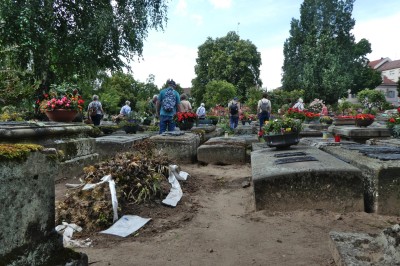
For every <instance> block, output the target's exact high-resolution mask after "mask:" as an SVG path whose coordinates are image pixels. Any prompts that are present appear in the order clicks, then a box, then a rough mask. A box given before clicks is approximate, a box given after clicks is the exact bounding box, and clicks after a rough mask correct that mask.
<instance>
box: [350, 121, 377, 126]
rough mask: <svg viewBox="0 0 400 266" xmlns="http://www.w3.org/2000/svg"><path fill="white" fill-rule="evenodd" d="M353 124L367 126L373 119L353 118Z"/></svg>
mask: <svg viewBox="0 0 400 266" xmlns="http://www.w3.org/2000/svg"><path fill="white" fill-rule="evenodd" d="M354 122H355V125H356V126H358V127H367V126H370V125H371V124H372V123H373V122H374V119H355V121H354Z"/></svg>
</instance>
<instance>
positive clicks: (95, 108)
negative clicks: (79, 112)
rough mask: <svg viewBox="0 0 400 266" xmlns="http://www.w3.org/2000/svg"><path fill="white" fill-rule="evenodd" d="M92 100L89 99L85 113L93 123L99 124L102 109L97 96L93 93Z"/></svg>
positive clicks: (102, 112)
mask: <svg viewBox="0 0 400 266" xmlns="http://www.w3.org/2000/svg"><path fill="white" fill-rule="evenodd" d="M92 99H93V101H91V102H90V103H89V105H88V109H87V115H88V119H90V120H91V121H92V122H93V125H95V126H99V125H100V121H101V118H102V117H103V114H104V111H103V107H102V105H101V102H100V101H99V96H97V95H93V98H92Z"/></svg>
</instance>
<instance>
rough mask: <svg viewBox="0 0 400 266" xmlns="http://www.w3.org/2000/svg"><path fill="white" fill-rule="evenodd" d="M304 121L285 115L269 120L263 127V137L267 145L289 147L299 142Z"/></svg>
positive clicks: (279, 147) (280, 147)
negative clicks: (281, 117)
mask: <svg viewBox="0 0 400 266" xmlns="http://www.w3.org/2000/svg"><path fill="white" fill-rule="evenodd" d="M301 129H302V121H301V120H300V119H294V118H290V117H285V118H283V119H274V120H272V121H268V122H267V123H266V124H265V126H264V127H263V137H264V140H265V141H266V143H267V145H268V146H270V147H276V148H278V149H282V148H288V147H290V146H291V145H296V144H298V143H299V141H300V138H299V133H300V131H301Z"/></svg>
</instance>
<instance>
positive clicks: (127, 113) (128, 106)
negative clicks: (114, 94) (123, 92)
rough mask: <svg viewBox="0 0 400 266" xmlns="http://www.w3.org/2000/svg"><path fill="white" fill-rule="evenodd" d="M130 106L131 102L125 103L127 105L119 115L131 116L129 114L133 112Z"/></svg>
mask: <svg viewBox="0 0 400 266" xmlns="http://www.w3.org/2000/svg"><path fill="white" fill-rule="evenodd" d="M130 105H131V102H130V101H126V102H125V105H124V106H122V108H121V111H119V114H120V115H121V116H127V115H129V113H130V112H131V111H132V109H131V106H130Z"/></svg>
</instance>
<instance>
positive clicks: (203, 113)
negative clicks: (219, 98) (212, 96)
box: [196, 103, 206, 120]
mask: <svg viewBox="0 0 400 266" xmlns="http://www.w3.org/2000/svg"><path fill="white" fill-rule="evenodd" d="M196 115H197V117H198V118H199V119H201V120H203V119H206V108H205V107H204V103H201V104H200V107H199V108H197V110H196Z"/></svg>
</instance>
